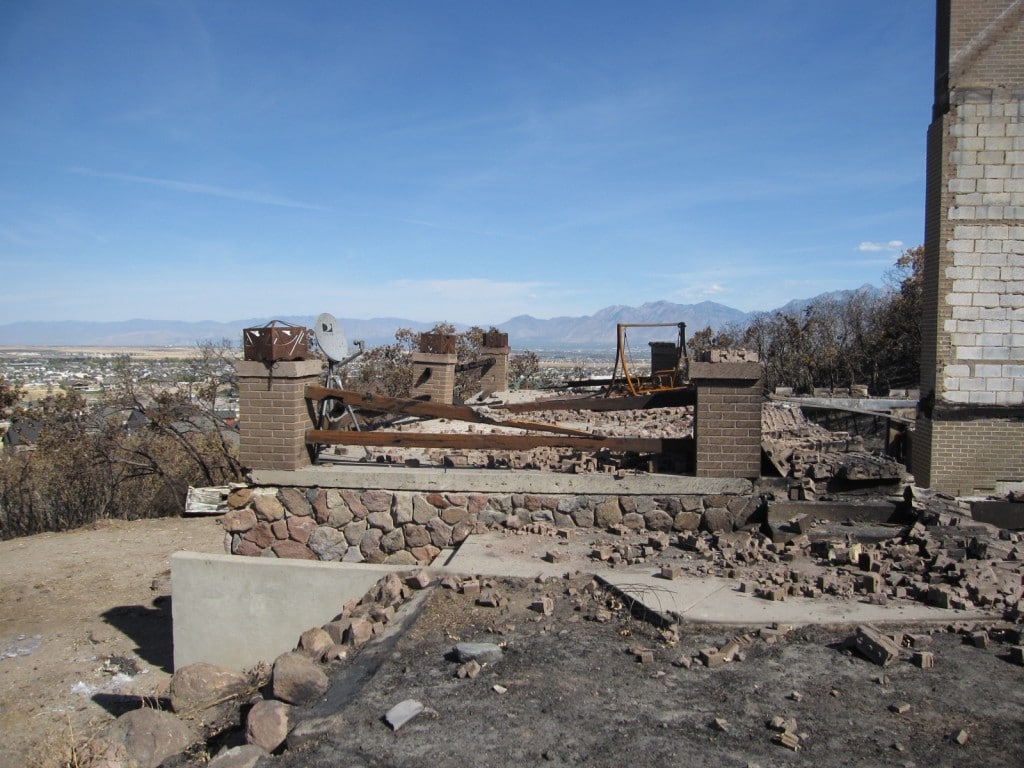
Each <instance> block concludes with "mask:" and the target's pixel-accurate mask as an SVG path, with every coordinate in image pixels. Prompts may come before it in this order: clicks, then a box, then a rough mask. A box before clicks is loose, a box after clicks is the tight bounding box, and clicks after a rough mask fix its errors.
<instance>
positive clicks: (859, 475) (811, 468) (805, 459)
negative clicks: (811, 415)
mask: <svg viewBox="0 0 1024 768" xmlns="http://www.w3.org/2000/svg"><path fill="white" fill-rule="evenodd" d="M761 447H762V449H763V450H764V453H765V455H766V456H767V457H768V459H769V460H770V461H771V462H772V464H773V465H774V466H775V468H776V469H777V470H778V472H779V474H780V475H782V476H783V477H791V478H795V479H802V478H807V479H808V480H811V481H813V482H816V483H817V482H823V481H825V482H827V481H829V480H833V479H835V480H847V481H857V482H862V481H875V482H898V481H900V480H901V479H902V478H903V476H904V474H905V470H904V469H903V467H902V465H900V464H899V463H898V462H897V461H895V460H894V459H891V458H889V457H888V456H875V455H873V454H870V453H867V452H866V451H865V450H864V443H863V441H862V440H861V438H859V437H851V436H850V435H849V434H848V433H846V432H830V431H829V430H827V429H825V428H824V427H821V426H819V425H817V424H814V423H813V422H811V421H808V420H807V418H806V417H805V416H804V414H803V411H801V410H800V408H799V407H797V406H793V405H790V404H788V403H770V402H769V403H765V404H764V406H763V407H762V409H761ZM801 498H806V497H801Z"/></svg>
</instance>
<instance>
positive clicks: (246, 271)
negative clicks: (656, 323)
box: [0, 0, 935, 324]
mask: <svg viewBox="0 0 1024 768" xmlns="http://www.w3.org/2000/svg"><path fill="white" fill-rule="evenodd" d="M934 23H935V20H934V1H933V0H898V2H894V1H893V0H828V2H822V1H821V0H769V1H767V2H756V1H755V0H716V2H714V3H707V2H701V3H696V2H686V1H685V0H675V1H674V2H653V1H652V2H638V3H624V2H601V1H599V0H593V1H591V2H579V1H576V2H560V1H559V0H546V1H545V2H533V1H532V0H521V1H517V2H487V1H486V0H473V1H472V2H470V1H468V0H467V1H466V2H458V1H454V0H453V1H452V2H444V1H443V0H439V1H438V2H422V1H420V0H411V1H409V2H401V1H399V0H396V1H395V2H348V1H347V0H332V1H324V2H311V1H306V2H304V1H302V0H296V2H284V1H283V0H280V1H278V2H266V1H264V0H246V2H241V1H239V2H235V1H233V0H193V1H191V2H190V1H185V0H181V1H178V0H160V1H149V0H61V1H58V0H36V1H34V2H8V3H3V4H0V104H3V105H4V106H3V108H2V109H0V323H9V322H15V321H22V320H44V319H54V320H97V321H99V320H125V319H129V318H137V317H138V318H153V319H181V320H234V319H242V318H255V317H279V316H287V315H296V314H298V315H315V314H317V313H319V312H322V311H329V312H332V313H334V314H335V315H338V316H339V317H361V318H369V317H385V316H391V317H402V318H406V319H411V320H422V321H432V320H450V321H455V322H466V323H478V324H492V323H494V324H496V323H500V322H501V321H503V320H506V319H508V318H510V317H512V316H515V315H519V314H531V315H534V316H536V317H543V318H548V317H553V316H558V315H584V314H592V313H593V312H595V311H596V310H598V309H600V308H602V307H605V306H608V305H612V304H626V305H638V304H642V303H644V302H647V301H658V300H667V301H674V302H679V303H693V302H698V301H703V300H712V301H718V302H721V303H723V304H728V305H730V306H734V307H737V308H739V309H742V310H745V311H750V310H761V309H770V308H773V307H776V306H779V305H781V304H783V303H785V302H786V301H788V300H790V299H794V298H805V297H809V296H813V295H816V294H818V293H821V292H823V291H829V290H836V289H842V288H854V287H857V286H859V285H861V284H863V283H866V282H870V283H874V284H876V285H880V284H881V282H882V275H883V273H884V272H885V271H886V269H887V268H888V267H889V266H890V265H891V264H892V263H893V261H894V260H895V257H896V256H897V255H898V254H899V252H900V251H901V250H902V249H903V248H906V247H910V246H913V245H917V244H919V243H921V242H922V241H923V237H924V235H923V233H924V211H923V205H924V171H925V160H924V157H925V131H926V128H927V125H928V122H929V120H930V109H931V102H932V98H931V97H932V90H931V89H932V69H933V60H934V53H933V46H934Z"/></svg>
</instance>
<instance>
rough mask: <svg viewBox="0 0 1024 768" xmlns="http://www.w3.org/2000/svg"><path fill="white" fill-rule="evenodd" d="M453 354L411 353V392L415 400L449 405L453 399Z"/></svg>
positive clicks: (454, 360)
mask: <svg viewBox="0 0 1024 768" xmlns="http://www.w3.org/2000/svg"><path fill="white" fill-rule="evenodd" d="M457 361H458V357H456V356H455V355H447V354H437V353H431V352H413V354H412V392H411V396H412V397H413V398H414V399H416V400H429V401H430V402H432V403H443V404H444V405H451V404H452V402H453V401H454V399H455V363H456V362H457Z"/></svg>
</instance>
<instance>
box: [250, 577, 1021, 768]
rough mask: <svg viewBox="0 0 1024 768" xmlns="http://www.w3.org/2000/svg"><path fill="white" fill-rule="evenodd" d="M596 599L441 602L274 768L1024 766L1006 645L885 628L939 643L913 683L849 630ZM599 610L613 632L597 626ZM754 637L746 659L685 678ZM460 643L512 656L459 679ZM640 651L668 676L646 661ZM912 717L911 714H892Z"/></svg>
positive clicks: (579, 591)
mask: <svg viewBox="0 0 1024 768" xmlns="http://www.w3.org/2000/svg"><path fill="white" fill-rule="evenodd" d="M589 584H591V581H590V578H589V577H578V578H576V579H572V580H549V581H548V582H546V583H538V582H536V581H514V580H503V581H499V582H498V583H497V588H498V590H499V591H500V593H501V594H503V595H504V596H505V598H506V599H507V603H506V605H504V606H503V607H501V608H485V607H480V606H477V605H475V604H474V602H473V599H472V598H470V597H467V596H465V595H462V594H459V593H457V592H455V591H451V590H447V589H443V588H441V587H434V588H433V589H432V591H431V593H430V594H429V595H428V596H427V597H426V600H425V601H424V603H423V605H422V608H421V609H420V613H419V616H418V617H417V618H416V619H415V621H414V623H412V626H411V627H410V628H409V629H407V630H406V631H405V632H404V633H399V634H396V635H394V636H393V637H391V638H390V639H389V640H381V641H376V642H374V643H371V644H370V645H368V646H365V647H364V648H363V650H361V651H360V652H359V653H358V654H356V655H355V656H354V658H351V659H349V660H348V661H346V662H341V663H339V664H337V665H336V666H334V667H333V668H332V671H331V676H332V686H333V687H332V690H331V691H330V692H329V693H328V695H327V697H326V700H325V701H324V702H321V703H319V704H317V705H315V706H312V707H307V708H300V709H299V710H298V711H296V712H295V713H294V715H295V717H294V719H295V720H298V721H301V720H303V719H305V720H308V721H310V722H307V723H306V724H305V725H304V726H300V731H301V730H305V731H306V732H307V733H309V732H310V731H312V732H314V733H317V734H318V736H319V740H318V741H312V742H308V743H305V744H303V745H302V746H298V747H293V748H291V749H290V750H286V751H284V753H283V754H281V755H279V756H276V757H267V758H263V759H261V760H260V762H259V763H258V765H260V766H289V767H294V768H299V766H314V767H320V766H322V767H323V768H326V767H327V766H331V767H333V766H338V765H346V766H366V767H368V768H369V767H371V766H372V767H377V766H427V765H475V766H522V765H552V766H560V765H595V766H605V765H607V766H622V765H657V764H680V763H682V764H705V765H722V766H733V765H735V766H749V765H762V766H785V765H819V766H829V765H837V766H838V765H842V766H878V765H896V766H926V765H963V766H974V765H977V766H1019V765H1022V764H1024V728H1022V726H1024V667H1020V666H1016V665H1014V664H1012V663H1010V662H1009V661H1008V654H1009V646H1008V645H1006V644H1003V643H999V642H993V643H992V644H991V645H989V646H988V647H987V648H978V647H975V646H973V645H970V644H968V643H967V642H966V640H965V638H966V635H965V634H964V631H965V630H967V629H971V628H973V625H961V626H951V627H945V626H944V627H937V626H900V627H886V631H888V632H891V633H904V632H916V633H928V634H930V637H931V640H930V643H931V645H930V650H932V651H933V652H934V654H935V666H934V668H932V669H921V668H918V667H917V666H914V665H913V664H912V663H911V662H910V660H909V658H910V652H909V651H906V652H905V654H904V657H903V658H901V659H900V660H899V661H898V662H896V663H895V664H893V665H891V666H889V667H887V668H882V667H880V666H877V665H875V664H873V663H871V662H869V661H867V660H866V659H864V658H862V657H860V656H857V655H854V654H853V653H852V652H850V651H848V650H845V649H844V641H845V640H846V639H847V638H849V637H850V636H851V635H852V633H853V629H852V628H850V627H833V628H828V627H804V628H796V629H792V630H791V631H789V632H787V633H786V634H785V636H784V637H783V638H782V639H780V640H778V641H777V642H772V643H770V642H768V640H767V639H762V638H760V637H757V636H756V635H757V633H758V631H759V630H760V629H762V628H761V627H744V628H740V627H724V626H709V625H681V626H677V627H676V628H675V634H673V633H669V634H667V635H666V634H665V633H664V632H663V631H662V630H659V629H658V628H657V627H655V626H653V625H652V624H650V623H648V622H647V621H645V620H644V619H643V617H637V616H633V615H631V614H630V611H629V609H628V607H626V606H623V605H622V604H621V602H620V601H618V600H617V599H616V598H615V596H613V595H610V594H609V593H607V592H605V591H604V590H603V589H597V590H595V591H593V592H592V590H593V589H594V588H593V586H588V585H589ZM591 592H592V593H591ZM542 595H548V596H551V597H553V598H554V602H555V612H554V614H553V615H552V616H549V617H544V616H542V615H541V614H540V613H538V612H536V611H535V610H532V609H531V605H532V604H533V603H534V601H535V600H537V599H538V598H539V597H540V596H542ZM598 607H605V608H610V609H611V610H610V613H611V618H609V619H608V620H606V621H596V620H594V616H595V615H596V610H597V608H598ZM783 629H785V628H783ZM745 634H749V635H750V637H749V638H748V642H749V644H747V643H744V645H743V654H744V655H745V658H744V659H743V660H736V661H733V662H731V663H727V664H725V665H723V666H720V667H717V668H714V669H709V668H706V667H704V666H702V665H700V663H699V662H696V661H694V663H693V666H692V667H691V668H690V669H686V668H684V667H681V666H677V665H676V664H675V662H676V661H677V660H678V659H680V658H681V657H685V658H691V657H692V656H694V655H695V654H696V653H697V652H698V651H699V650H700V649H701V648H704V647H707V646H710V645H714V646H721V645H722V644H723V643H724V642H725V641H726V640H727V639H728V638H730V637H733V636H743V635H745ZM994 636H996V635H995V633H994ZM458 641H484V642H494V643H499V644H501V645H503V646H504V658H503V659H502V660H501V661H498V662H496V663H493V664H489V665H485V666H484V668H483V671H482V672H481V673H480V675H479V676H478V677H476V678H475V679H469V678H467V679H460V678H458V677H457V676H456V670H457V669H458V667H459V664H458V663H456V662H455V661H453V660H451V658H450V652H451V650H452V648H453V646H454V645H455V643H456V642H458ZM641 648H642V649H649V650H652V651H653V660H652V661H648V662H647V663H641V662H640V661H638V660H637V656H636V654H635V651H636V650H638V649H641ZM496 685H498V686H503V687H504V688H505V689H507V691H506V692H504V693H500V692H498V691H497V690H495V688H494V686H496ZM794 692H796V693H795V694H794ZM410 698H412V699H416V700H418V701H420V702H421V703H422V704H424V705H425V706H426V707H427V708H428V711H427V712H426V713H424V714H421V715H419V716H418V717H417V718H416V719H414V720H412V721H411V722H410V723H408V724H407V725H405V726H404V727H402V728H401V729H400V730H398V731H397V732H392V730H391V728H390V727H389V726H388V725H387V724H386V723H385V722H384V720H383V716H384V714H385V713H386V712H387V711H388V710H389V709H390V708H391V707H392V706H394V705H395V704H397V703H399V702H401V701H403V700H405V699H410ZM900 704H909V705H910V706H909V709H908V710H906V711H905V712H904V713H903V714H897V713H896V712H894V711H892V710H891V709H890V707H895V706H896V705H900ZM776 716H781V717H783V718H795V719H796V725H797V727H796V732H797V733H798V734H799V735H800V738H801V746H800V749H799V751H792V750H790V749H789V748H787V747H785V746H782V745H779V744H776V743H773V734H774V731H773V730H772V729H771V728H770V727H769V722H770V721H771V719H772V718H773V717H776ZM315 718H322V719H319V720H315ZM716 719H719V720H723V721H724V723H723V724H722V726H721V727H724V730H721V728H720V727H719V726H717V725H716V722H715V721H716ZM311 723H313V725H312V727H311ZM961 730H963V731H965V732H966V734H967V741H966V743H965V744H963V745H961V744H958V743H956V742H955V741H954V739H953V736H954V735H955V734H957V733H958V732H960V731H961ZM297 740H298V739H297V738H296V737H294V736H293V737H292V741H293V742H295V741H297Z"/></svg>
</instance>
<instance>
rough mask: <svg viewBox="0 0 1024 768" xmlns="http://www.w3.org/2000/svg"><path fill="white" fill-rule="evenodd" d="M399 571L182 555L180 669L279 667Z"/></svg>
mask: <svg viewBox="0 0 1024 768" xmlns="http://www.w3.org/2000/svg"><path fill="white" fill-rule="evenodd" d="M396 570H397V571H401V570H403V569H402V568H393V567H390V566H384V565H380V566H371V565H365V564H364V565H359V566H354V565H348V564H344V563H311V562H301V561H297V560H290V561H281V560H273V559H267V558H242V557H230V556H228V555H207V554H199V553H196V552H176V553H175V554H173V555H171V590H172V593H173V602H172V619H173V623H174V668H175V669H179V668H180V667H184V666H186V665H188V664H192V663H194V662H197V661H205V662H209V663H210V664H218V665H220V666H224V667H228V668H230V669H237V670H244V669H246V668H248V667H252V666H253V665H255V664H257V663H259V662H261V661H262V662H271V661H273V660H274V659H275V658H277V657H278V656H279V655H280V654H282V653H285V652H286V651H290V650H292V649H293V648H295V646H296V644H297V643H298V640H299V635H300V634H302V633H303V632H305V631H306V630H307V629H310V628H311V627H319V626H321V625H323V624H325V623H327V622H329V621H331V620H332V619H334V618H335V617H336V616H337V615H338V614H340V613H341V609H342V606H343V605H344V604H345V602H346V601H348V600H351V599H353V598H360V597H362V596H363V595H364V594H365V593H366V592H367V590H369V589H370V588H371V587H372V586H373V585H374V584H375V583H376V582H377V580H378V579H379V578H381V577H382V576H384V575H386V574H388V573H389V572H391V571H396Z"/></svg>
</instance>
